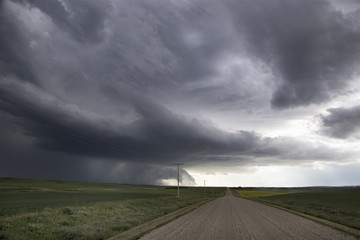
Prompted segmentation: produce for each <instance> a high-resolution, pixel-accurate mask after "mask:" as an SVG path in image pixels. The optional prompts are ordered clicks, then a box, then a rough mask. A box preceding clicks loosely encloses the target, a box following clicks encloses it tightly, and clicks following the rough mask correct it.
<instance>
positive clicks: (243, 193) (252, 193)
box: [236, 190, 284, 198]
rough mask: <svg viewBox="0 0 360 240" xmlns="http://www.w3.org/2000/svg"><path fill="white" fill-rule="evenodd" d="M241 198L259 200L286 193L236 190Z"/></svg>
mask: <svg viewBox="0 0 360 240" xmlns="http://www.w3.org/2000/svg"><path fill="white" fill-rule="evenodd" d="M236 192H237V193H238V194H239V196H240V197H245V198H258V197H268V196H274V195H279V194H284V193H279V192H268V191H254V190H236Z"/></svg>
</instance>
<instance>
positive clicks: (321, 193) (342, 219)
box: [236, 187, 360, 229]
mask: <svg viewBox="0 0 360 240" xmlns="http://www.w3.org/2000/svg"><path fill="white" fill-rule="evenodd" d="M236 191H237V193H238V194H239V195H240V196H242V197H247V198H253V199H255V200H260V201H263V202H267V203H271V204H275V205H278V206H281V207H284V208H288V209H291V210H294V211H297V212H302V213H305V214H309V215H312V216H316V217H320V218H323V219H326V220H330V221H333V222H336V223H340V224H343V225H345V226H349V227H352V228H356V229H360V187H331V188H330V187H329V188H327V187H318V188H316V187H315V188H314V187H311V188H273V189H261V190H258V189H251V190H246V189H241V190H236Z"/></svg>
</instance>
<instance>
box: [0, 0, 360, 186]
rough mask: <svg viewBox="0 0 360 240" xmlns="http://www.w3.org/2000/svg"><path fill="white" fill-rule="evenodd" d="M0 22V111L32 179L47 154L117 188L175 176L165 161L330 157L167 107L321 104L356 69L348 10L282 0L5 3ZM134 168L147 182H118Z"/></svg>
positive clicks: (0, 5) (355, 32)
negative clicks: (13, 129)
mask: <svg viewBox="0 0 360 240" xmlns="http://www.w3.org/2000/svg"><path fill="white" fill-rule="evenodd" d="M0 12H1V15H0V20H1V21H0V33H1V37H0V54H1V55H0V108H1V110H2V111H4V112H6V113H7V114H10V115H11V116H12V117H13V118H12V121H14V122H15V123H16V124H17V125H18V126H20V127H21V128H22V130H23V133H24V135H25V136H23V138H24V139H25V138H26V139H32V141H31V142H30V143H29V146H33V145H34V146H36V148H35V150H36V151H35V150H34V153H32V154H33V155H31V156H32V157H29V161H34V166H39V169H40V165H41V164H45V160H44V159H47V158H53V159H54V162H56V164H58V165H61V164H62V163H61V157H50V155H51V156H54V155H53V154H55V153H58V154H59V156H62V157H63V156H65V155H67V156H68V159H69V160H64V161H63V166H64V168H60V167H59V169H66V168H67V167H69V166H71V164H72V162H75V161H76V164H75V163H74V168H73V169H75V170H74V171H73V172H74V173H75V172H77V171H82V172H83V173H84V174H85V175H82V176H84V178H87V177H88V175H86V173H85V172H86V171H85V170H80V169H87V166H90V165H92V163H91V161H95V162H96V160H94V159H100V160H99V162H103V161H104V163H106V164H107V165H106V166H103V169H104V171H100V172H101V173H105V172H108V171H109V169H110V167H109V166H111V168H114V169H118V172H117V173H114V176H121V177H118V178H116V179H118V180H119V181H131V179H132V180H133V181H135V182H139V183H140V182H142V181H145V182H151V183H158V182H160V181H161V179H166V178H167V177H169V176H173V174H174V171H173V170H171V169H169V168H167V167H160V166H163V165H167V164H169V163H172V162H174V161H184V162H188V163H190V161H191V162H195V161H203V162H204V161H207V160H211V159H213V160H214V159H218V160H219V161H231V159H235V160H234V162H237V163H238V164H241V163H250V162H253V163H254V164H256V163H257V161H265V160H266V161H268V162H276V161H280V162H281V161H282V162H289V161H291V160H299V161H305V160H309V159H320V160H322V159H333V158H332V157H331V156H338V155H336V154H333V155H331V154H327V153H333V150H331V149H327V151H326V152H324V151H323V150H322V149H326V148H320V147H317V146H313V145H312V144H309V143H304V142H298V141H295V140H294V139H289V138H265V137H263V136H262V135H260V134H258V133H256V132H253V131H237V132H234V133H230V132H226V131H223V130H221V129H220V128H219V127H217V126H216V125H215V124H214V123H212V122H211V121H209V120H206V119H204V118H200V117H192V116H191V113H188V112H187V111H186V110H183V111H180V110H179V109H177V107H176V106H178V105H180V106H181V107H182V108H183V109H187V108H188V107H194V109H195V110H202V109H203V108H206V107H209V106H212V105H216V106H221V107H222V108H224V109H226V108H231V109H236V108H237V109H240V110H241V109H242V108H253V109H257V107H258V106H260V105H261V106H267V104H268V102H267V101H269V97H268V96H270V95H271V94H273V98H272V104H273V106H274V107H278V108H286V107H295V106H301V105H309V104H310V103H320V102H323V101H325V100H327V99H328V98H329V97H330V96H331V95H333V94H338V90H342V89H344V88H345V87H346V85H347V83H348V80H349V79H350V76H351V74H353V73H354V72H353V65H354V64H356V63H357V57H358V51H359V45H358V42H359V41H358V40H359V29H358V28H357V27H356V26H357V24H356V21H357V20H356V19H357V18H356V16H357V14H359V13H358V12H349V13H348V14H347V15H345V14H343V13H341V12H336V11H335V10H334V9H333V8H332V7H331V5H329V4H327V3H326V2H324V1H316V2H315V1H304V2H301V3H300V2H298V1H280V0H273V1H245V0H244V1H239V2H236V3H234V2H231V1H226V2H219V1H195V2H194V1H174V2H168V3H167V4H164V3H163V2H161V1H146V2H144V1H106V2H105V3H104V2H100V1H95V0H94V1H82V0H74V1H66V0H52V1H50V0H49V1H39V0H13V1H10V0H6V1H0ZM344 42H346V44H344ZM262 75H266V76H267V77H263V76H262ZM268 75H269V76H270V77H269V76H268ZM264 79H265V80H266V81H268V80H269V81H273V82H271V83H269V82H266V81H265V80H264ZM264 101H265V102H264ZM174 106H175V107H174ZM6 121H8V120H6ZM239 128H240V129H241V126H239ZM18 138H19V139H21V134H20V135H19V136H18ZM13 144H15V142H13ZM29 148H30V147H29ZM8 149H13V152H15V150H14V149H16V148H15V147H13V148H8ZM10 155H11V154H10V152H9V153H8V154H7V156H8V157H7V159H11V156H10ZM15 155H16V154H15ZM15 155H14V156H15ZM16 156H17V158H20V155H16ZM35 156H38V159H40V160H34V159H36V157H35ZM77 159H78V160H77ZM87 159H90V160H87ZM104 159H106V161H105V160H104ZM224 159H225V160H224ZM18 161H19V162H21V161H20V160H18ZM24 161H25V160H24ZM107 161H109V162H107ZM35 163H36V164H35ZM56 164H54V165H56ZM121 164H122V165H121ZM138 164H146V165H147V166H148V169H147V170H146V171H147V172H140V171H139V172H138V173H139V175H138V176H135V175H134V174H130V173H132V172H135V169H138V168H139V165H138ZM45 165H46V164H45ZM26 166H27V165H26ZM46 166H48V165H46ZM66 166H67V167H66ZM133 170H134V171H133ZM84 171H85V172H84ZM144 171H145V170H144ZM61 172H62V171H61ZM64 172H66V171H65V170H64ZM70 172H71V171H70ZM73 172H72V173H73ZM72 173H69V175H72ZM59 174H60V173H59ZM87 174H89V172H88V173H87ZM184 174H185V173H184ZM101 175H103V174H101ZM93 176H94V175H93ZM151 176H152V179H150V178H151ZM99 179H101V177H100V176H99ZM102 179H105V177H102ZM112 179H114V178H112ZM188 179H190V180H191V176H189V177H188Z"/></svg>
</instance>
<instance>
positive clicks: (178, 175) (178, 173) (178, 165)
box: [173, 163, 184, 198]
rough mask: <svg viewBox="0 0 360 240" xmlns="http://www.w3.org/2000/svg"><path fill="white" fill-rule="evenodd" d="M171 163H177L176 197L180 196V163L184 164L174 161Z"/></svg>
mask: <svg viewBox="0 0 360 240" xmlns="http://www.w3.org/2000/svg"><path fill="white" fill-rule="evenodd" d="M173 165H177V179H178V184H177V189H178V191H177V197H178V198H179V197H180V187H179V185H180V165H184V164H183V163H174V164H173Z"/></svg>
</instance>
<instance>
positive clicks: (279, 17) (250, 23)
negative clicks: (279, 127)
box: [230, 0, 360, 108]
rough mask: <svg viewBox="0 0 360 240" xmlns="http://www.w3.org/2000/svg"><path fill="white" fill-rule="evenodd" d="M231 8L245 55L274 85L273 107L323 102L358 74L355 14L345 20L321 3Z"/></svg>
mask: <svg viewBox="0 0 360 240" xmlns="http://www.w3.org/2000/svg"><path fill="white" fill-rule="evenodd" d="M358 6H359V4H358ZM230 7H231V10H230V12H232V16H233V18H234V21H235V24H236V25H237V28H238V30H239V32H240V34H242V35H243V36H244V38H245V42H246V46H247V48H248V51H249V52H250V53H252V54H255V55H256V56H257V57H258V58H260V59H261V60H262V61H265V62H267V63H268V64H269V65H270V66H271V67H272V69H273V71H274V74H275V75H276V77H277V78H278V79H279V83H278V84H279V86H278V87H277V89H276V90H275V92H274V94H273V98H272V101H271V103H272V105H273V107H275V108H288V107H296V106H306V105H309V104H311V103H321V102H324V101H327V100H329V99H330V98H331V97H332V96H333V95H334V94H339V90H341V89H344V88H345V87H346V86H347V85H348V84H349V81H350V80H351V79H352V77H353V75H354V74H358V70H357V66H358V64H359V53H360V28H359V21H358V19H359V17H360V11H359V10H357V11H354V12H349V13H347V14H344V13H342V12H340V11H336V10H335V9H334V8H333V7H332V5H331V4H330V3H329V2H327V1H323V0H319V1H312V0H305V1H296V0H291V1H282V0H272V1H267V0H265V1H262V0H259V1H247V0H245V1H234V2H233V3H231V4H230Z"/></svg>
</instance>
